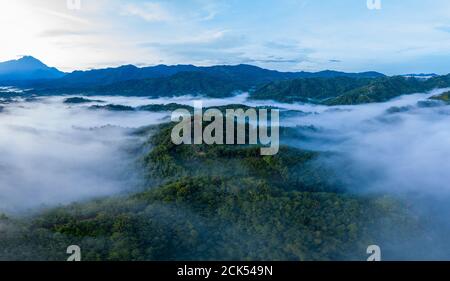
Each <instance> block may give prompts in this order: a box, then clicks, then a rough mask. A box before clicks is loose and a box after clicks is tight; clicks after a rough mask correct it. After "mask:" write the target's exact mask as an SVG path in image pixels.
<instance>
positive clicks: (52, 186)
mask: <svg viewBox="0 0 450 281" xmlns="http://www.w3.org/2000/svg"><path fill="white" fill-rule="evenodd" d="M102 99H105V98H102ZM8 100H10V99H8ZM62 101H63V98H62V97H51V98H39V99H36V100H32V101H25V100H24V99H19V100H16V101H15V102H8V103H6V104H3V105H2V106H3V110H2V112H0V136H1V137H0V155H1V157H0V212H7V213H14V212H23V211H28V210H32V209H35V208H40V207H49V206H54V205H58V204H67V203H71V202H74V201H80V200H85V199H90V198H94V197H100V196H106V195H111V194H117V193H121V192H126V191H129V190H132V189H134V188H136V186H138V185H139V182H140V178H139V176H138V175H137V168H136V161H135V158H134V156H133V154H132V153H130V151H132V150H133V149H135V148H139V146H140V144H141V143H142V141H143V140H142V139H140V138H139V137H137V136H133V135H131V134H130V132H131V129H132V128H138V127H140V126H144V125H151V124H155V123H158V122H161V120H163V119H164V117H166V116H165V115H166V114H156V113H147V112H139V113H125V112H108V111H103V110H89V109H87V107H86V105H76V106H68V105H65V104H63V102H62ZM105 101H108V99H107V98H106V100H105ZM129 102H134V103H139V99H133V98H130V99H129Z"/></svg>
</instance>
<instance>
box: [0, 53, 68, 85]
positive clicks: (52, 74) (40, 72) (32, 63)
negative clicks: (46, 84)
mask: <svg viewBox="0 0 450 281" xmlns="http://www.w3.org/2000/svg"><path fill="white" fill-rule="evenodd" d="M63 75H64V73H63V72H61V71H59V70H57V69H56V68H53V67H48V66H47V65H45V64H44V63H43V62H41V61H40V60H38V59H36V58H35V57H33V56H23V57H21V58H19V59H16V60H10V61H5V62H1V63H0V80H1V81H22V80H38V79H52V78H59V77H62V76H63Z"/></svg>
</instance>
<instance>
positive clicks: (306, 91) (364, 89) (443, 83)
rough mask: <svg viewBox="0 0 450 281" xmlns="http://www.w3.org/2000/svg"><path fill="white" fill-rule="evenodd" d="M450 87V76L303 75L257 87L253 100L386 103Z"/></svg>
mask: <svg viewBox="0 0 450 281" xmlns="http://www.w3.org/2000/svg"><path fill="white" fill-rule="evenodd" d="M447 87H450V75H444V76H436V77H432V78H429V79H421V78H410V77H404V76H392V77H381V78H349V77H335V78H301V79H293V80H287V81H278V82H271V83H268V84H266V85H263V86H261V87H259V88H257V89H256V91H255V92H253V93H252V95H251V98H253V99H260V100H262V99H267V100H275V101H280V102H310V103H318V104H325V105H352V104H363V103H374V102H385V101H388V100H390V99H392V98H395V97H398V96H401V95H407V94H413V93H420V92H426V91H430V90H433V89H436V88H447Z"/></svg>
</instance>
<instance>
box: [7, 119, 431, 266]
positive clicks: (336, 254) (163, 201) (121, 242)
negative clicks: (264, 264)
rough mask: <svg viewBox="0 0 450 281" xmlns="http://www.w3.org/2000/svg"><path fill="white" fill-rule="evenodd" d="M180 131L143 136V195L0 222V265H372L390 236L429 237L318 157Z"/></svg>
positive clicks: (402, 212) (164, 128)
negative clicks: (370, 257) (180, 141)
mask: <svg viewBox="0 0 450 281" xmlns="http://www.w3.org/2000/svg"><path fill="white" fill-rule="evenodd" d="M173 126H174V124H173V123H170V124H164V125H160V126H157V127H152V128H148V129H142V130H141V131H140V132H136V133H138V134H142V135H147V134H149V133H150V135H151V137H150V138H149V140H148V145H149V146H150V147H151V150H150V152H145V153H144V154H143V155H141V157H140V163H141V164H142V166H143V173H145V175H147V176H148V179H149V180H148V183H147V185H146V187H145V188H144V189H143V190H141V191H138V192H137V193H135V194H131V195H124V196H121V197H114V198H108V199H99V200H93V201H91V202H85V203H77V204H73V205H70V206H66V207H60V208H54V209H50V210H46V211H44V212H43V213H41V214H39V215H36V216H34V217H32V218H30V219H14V218H8V217H7V216H1V215H0V226H1V227H0V235H1V237H2V239H0V260H18V259H19V260H36V259H37V260H65V259H66V258H67V256H66V255H65V253H66V248H67V245H73V244H75V245H79V246H80V247H81V248H82V249H83V260H86V261H88V260H295V261H299V260H302V261H303V260H365V259H366V257H367V256H366V249H367V245H371V244H374V243H375V244H376V243H380V241H387V240H385V239H386V237H385V235H394V236H392V237H396V238H398V239H399V240H400V241H401V240H402V239H406V238H404V237H403V235H408V236H413V237H417V236H419V235H423V234H424V233H423V232H421V231H420V227H419V225H418V222H417V221H416V220H415V219H414V218H412V217H410V216H409V215H408V211H407V209H405V207H404V206H403V204H400V203H399V202H397V201H396V200H393V199H390V198H386V197H378V196H371V197H364V196H358V195H354V194H347V193H345V192H344V190H343V189H342V188H341V185H340V184H339V182H337V181H336V179H335V178H334V176H333V173H332V172H331V171H329V170H328V169H327V168H326V167H323V166H321V165H319V164H318V163H317V161H316V160H317V159H318V157H320V156H321V155H320V154H319V153H317V152H311V151H304V150H299V149H295V148H291V147H281V149H280V152H279V154H277V155H276V156H261V155H260V147H258V146H245V145H242V146H229V145H228V146H227V145H198V146H193V145H180V146H176V145H174V144H173V143H172V142H171V140H170V135H171V131H172V128H173ZM284 133H288V132H284ZM144 151H147V150H144ZM224 163H225V165H224ZM380 224H382V225H383V228H382V229H388V230H389V231H388V232H389V233H386V232H385V231H380V228H379V226H380ZM391 232H392V233H391ZM393 233H394V234H393ZM384 246H385V256H384V257H385V258H386V259H389V258H393V257H392V256H390V255H389V250H388V245H384Z"/></svg>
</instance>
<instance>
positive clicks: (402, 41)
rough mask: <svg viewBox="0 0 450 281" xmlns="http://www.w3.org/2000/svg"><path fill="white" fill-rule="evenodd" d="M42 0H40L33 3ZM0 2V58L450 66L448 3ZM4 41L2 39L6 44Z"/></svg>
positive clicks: (392, 70)
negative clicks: (77, 4)
mask: <svg viewBox="0 0 450 281" xmlns="http://www.w3.org/2000/svg"><path fill="white" fill-rule="evenodd" d="M36 2H38V3H39V4H37V3H36ZM66 2H67V1H66V0H41V1H30V0H15V1H10V0H0V35H1V36H2V37H3V38H7V42H6V43H2V44H0V60H7V59H11V58H15V57H17V56H20V55H25V54H26V55H33V56H35V57H37V58H39V59H41V60H43V61H44V62H45V63H47V64H49V65H52V66H56V67H58V68H60V69H62V70H65V71H71V70H74V69H90V68H100V67H109V66H118V65H121V64H135V65H140V66H144V65H155V64H196V65H212V64H239V63H247V64H253V65H258V66H262V67H266V68H271V69H277V70H283V71H300V70H305V71H319V70H324V69H335V70H342V71H355V72H356V71H367V70H375V71H380V72H384V73H387V74H404V73H418V72H435V73H441V74H443V73H449V72H450V1H448V0H381V9H380V10H370V9H368V7H367V3H366V2H367V1H366V0H320V1H318V0H217V1H214V0H166V1H150V0H149V1H147V0H141V1H137V0H128V1H125V0H123V1H121V0H96V1H93V0H81V7H80V9H69V8H68V6H67V3H66ZM2 41H3V40H2Z"/></svg>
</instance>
